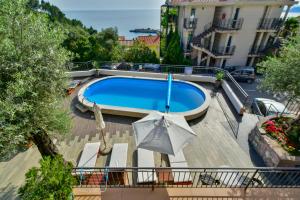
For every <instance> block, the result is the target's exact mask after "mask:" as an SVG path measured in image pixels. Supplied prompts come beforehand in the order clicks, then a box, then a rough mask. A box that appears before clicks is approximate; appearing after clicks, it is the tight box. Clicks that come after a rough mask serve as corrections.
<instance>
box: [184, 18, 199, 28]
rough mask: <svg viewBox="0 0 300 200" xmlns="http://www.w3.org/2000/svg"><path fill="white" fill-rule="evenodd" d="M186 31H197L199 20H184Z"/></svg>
mask: <svg viewBox="0 0 300 200" xmlns="http://www.w3.org/2000/svg"><path fill="white" fill-rule="evenodd" d="M183 26H184V28H185V29H195V28H196V26H197V18H184V24H183Z"/></svg>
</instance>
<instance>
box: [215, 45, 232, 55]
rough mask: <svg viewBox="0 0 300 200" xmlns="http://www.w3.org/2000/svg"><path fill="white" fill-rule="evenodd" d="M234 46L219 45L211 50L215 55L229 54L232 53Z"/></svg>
mask: <svg viewBox="0 0 300 200" xmlns="http://www.w3.org/2000/svg"><path fill="white" fill-rule="evenodd" d="M234 51H235V46H234V45H233V46H227V47H219V48H213V49H212V52H213V53H214V54H215V55H216V56H231V55H233V54H234Z"/></svg>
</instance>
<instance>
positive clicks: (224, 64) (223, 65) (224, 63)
mask: <svg viewBox="0 0 300 200" xmlns="http://www.w3.org/2000/svg"><path fill="white" fill-rule="evenodd" d="M226 61H227V60H226V59H224V60H223V62H222V68H224V67H225V66H226Z"/></svg>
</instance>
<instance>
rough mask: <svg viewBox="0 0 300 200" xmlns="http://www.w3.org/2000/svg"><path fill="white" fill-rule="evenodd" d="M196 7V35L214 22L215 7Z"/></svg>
mask: <svg viewBox="0 0 300 200" xmlns="http://www.w3.org/2000/svg"><path fill="white" fill-rule="evenodd" d="M195 8H196V18H197V19H198V20H197V27H196V29H195V34H194V35H195V36H197V35H199V34H200V33H202V32H203V31H204V26H205V25H207V24H209V23H212V22H213V19H214V13H215V7H212V6H210V7H208V6H203V7H202V6H197V7H195Z"/></svg>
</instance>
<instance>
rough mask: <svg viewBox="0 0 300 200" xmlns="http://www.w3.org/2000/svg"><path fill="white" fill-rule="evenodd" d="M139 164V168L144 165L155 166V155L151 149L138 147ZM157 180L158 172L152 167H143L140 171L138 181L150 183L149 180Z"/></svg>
mask: <svg viewBox="0 0 300 200" xmlns="http://www.w3.org/2000/svg"><path fill="white" fill-rule="evenodd" d="M137 157H138V160H137V165H138V168H143V167H146V168H147V167H151V168H155V164H154V156H153V151H149V150H146V149H141V148H138V149H137ZM156 180H157V176H156V172H155V171H154V173H153V170H151V169H141V171H139V172H138V178H137V182H138V183H149V182H155V181H156Z"/></svg>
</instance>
